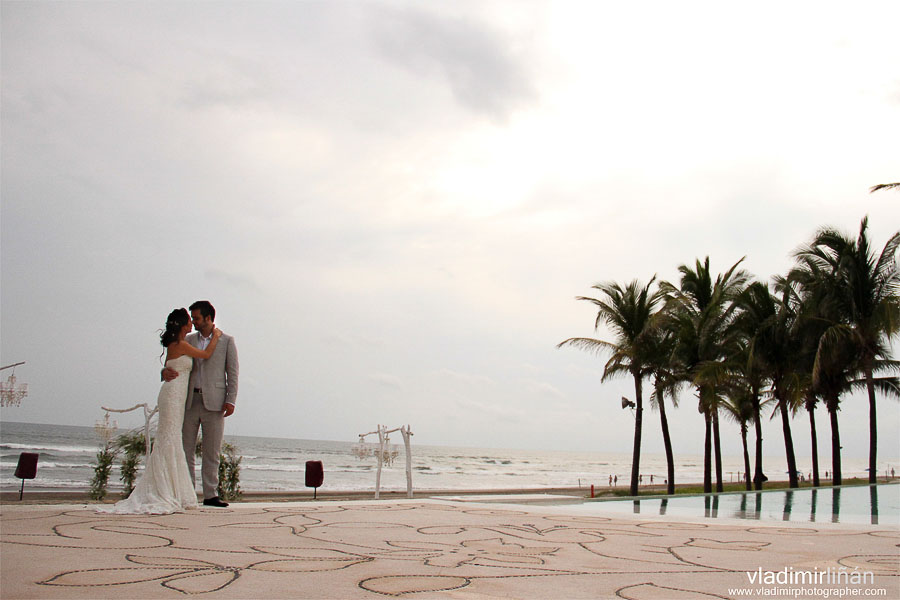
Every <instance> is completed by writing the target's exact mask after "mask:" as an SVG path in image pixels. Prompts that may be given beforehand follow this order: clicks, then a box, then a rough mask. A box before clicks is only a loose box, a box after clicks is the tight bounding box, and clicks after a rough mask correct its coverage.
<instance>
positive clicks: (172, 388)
mask: <svg viewBox="0 0 900 600" xmlns="http://www.w3.org/2000/svg"><path fill="white" fill-rule="evenodd" d="M192 364H193V360H192V359H191V357H190V356H187V355H182V356H179V357H178V358H173V359H172V360H168V361H166V366H167V367H171V368H173V369H175V370H176V371H178V377H176V378H175V379H173V380H172V381H167V382H165V383H163V385H162V389H160V390H159V397H158V398H157V406H158V407H159V420H158V424H157V428H156V441H155V442H154V444H153V451H152V452H151V453H150V458H149V460H148V461H147V465H146V467H145V468H144V472H143V473H142V474H141V476H140V478H138V482H137V484H136V485H135V486H134V490H133V491H132V492H131V495H130V496H128V498H126V499H125V500H122V501H120V502H117V503H116V505H115V506H112V507H103V508H100V509H98V510H99V511H100V512H109V513H115V514H151V515H162V514H169V513H173V512H178V511H181V510H183V509H185V508H196V506H197V493H196V492H195V491H194V485H193V483H191V477H190V474H188V468H187V461H186V460H185V458H184V446H183V445H182V443H181V426H182V424H183V422H184V403H185V400H186V399H187V387H188V382H189V381H190V378H191V366H192Z"/></svg>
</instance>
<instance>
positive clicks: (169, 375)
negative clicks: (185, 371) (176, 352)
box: [160, 367, 178, 381]
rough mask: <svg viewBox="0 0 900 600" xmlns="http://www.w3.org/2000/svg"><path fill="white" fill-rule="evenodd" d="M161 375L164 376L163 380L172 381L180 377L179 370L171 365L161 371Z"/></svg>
mask: <svg viewBox="0 0 900 600" xmlns="http://www.w3.org/2000/svg"><path fill="white" fill-rule="evenodd" d="M160 377H162V380H163V381H172V380H173V379H175V378H176V377H178V371H176V370H175V369H173V368H171V367H166V368H165V369H163V370H162V373H160Z"/></svg>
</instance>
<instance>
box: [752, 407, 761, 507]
mask: <svg viewBox="0 0 900 600" xmlns="http://www.w3.org/2000/svg"><path fill="white" fill-rule="evenodd" d="M753 426H754V427H755V429H756V465H755V469H754V471H753V487H754V488H755V489H757V490H761V489H763V466H762V465H763V434H762V422H761V420H760V418H759V398H757V400H756V405H755V406H754V407H753Z"/></svg>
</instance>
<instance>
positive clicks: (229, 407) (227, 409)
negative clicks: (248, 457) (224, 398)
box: [222, 402, 234, 417]
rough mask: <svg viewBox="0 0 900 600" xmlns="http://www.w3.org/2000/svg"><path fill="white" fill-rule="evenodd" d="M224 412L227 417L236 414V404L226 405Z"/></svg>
mask: <svg viewBox="0 0 900 600" xmlns="http://www.w3.org/2000/svg"><path fill="white" fill-rule="evenodd" d="M222 412H223V413H225V416H226V417H228V416H231V414H232V413H234V404H229V403H227V402H226V403H225V407H224V408H223V409H222Z"/></svg>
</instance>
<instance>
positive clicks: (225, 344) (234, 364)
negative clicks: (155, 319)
mask: <svg viewBox="0 0 900 600" xmlns="http://www.w3.org/2000/svg"><path fill="white" fill-rule="evenodd" d="M185 339H186V340H187V342H188V343H189V344H190V345H191V346H194V347H195V348H199V347H200V346H199V344H200V334H199V333H198V332H196V331H194V332H191V333H189V334H188V335H187V337H186V338H185ZM201 363H202V364H203V377H202V379H201V377H200V365H201ZM238 370H239V369H238V354H237V346H235V345H234V338H233V337H231V336H230V335H227V334H225V333H223V334H222V337H220V338H219V343H218V344H217V345H216V349H215V350H214V351H213V355H212V356H210V357H209V358H207V359H202V358H195V359H194V366H193V368H192V369H191V381H190V383H189V385H190V387H189V388H188V406H190V402H191V398H192V397H193V393H192V391H193V389H194V388H201V389H202V390H203V405H204V406H205V407H206V409H207V410H213V411H219V410H222V408H223V407H224V405H225V403H228V404H236V402H237V392H238Z"/></svg>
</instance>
